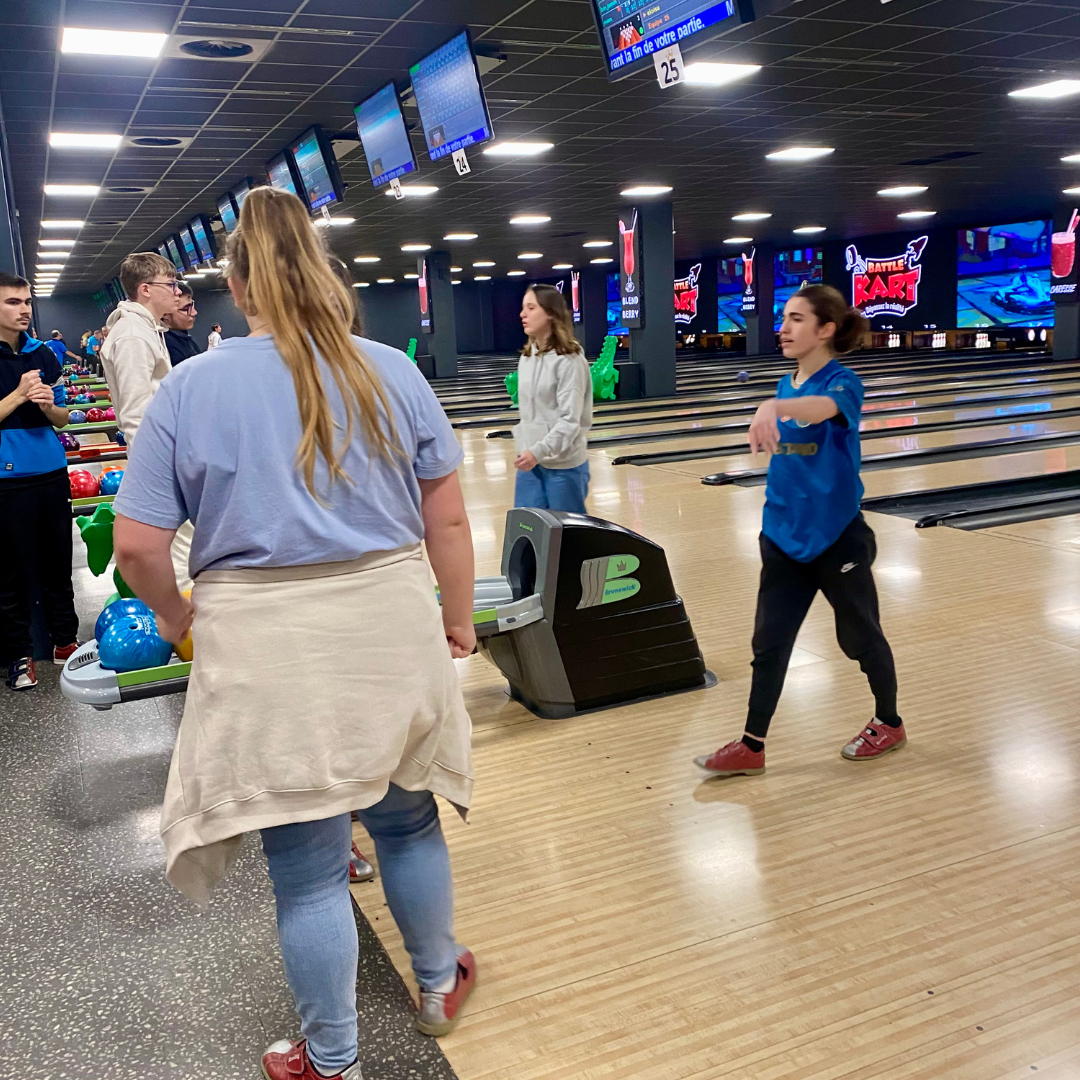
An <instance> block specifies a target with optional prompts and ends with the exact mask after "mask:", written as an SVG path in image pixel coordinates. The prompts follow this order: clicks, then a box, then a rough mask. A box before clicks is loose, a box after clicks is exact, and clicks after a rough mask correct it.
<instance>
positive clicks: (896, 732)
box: [840, 716, 907, 761]
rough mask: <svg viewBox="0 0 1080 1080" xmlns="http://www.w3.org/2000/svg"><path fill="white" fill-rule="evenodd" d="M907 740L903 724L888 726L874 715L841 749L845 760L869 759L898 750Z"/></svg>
mask: <svg viewBox="0 0 1080 1080" xmlns="http://www.w3.org/2000/svg"><path fill="white" fill-rule="evenodd" d="M906 742H907V732H906V731H904V725H903V724H901V725H900V726H899V727H889V726H888V725H887V724H883V723H882V722H881V721H880V720H879V719H878V718H877V717H876V716H875V717H874V719H873V720H871V721H870V723H869V724H867V725H866V727H864V728H863V729H862V731H860V732H859V734H858V735H856V736H855V738H854V739H852V740H851V742H849V743H848V744H847V746H845V747H844V748H843V749H842V750H841V751H840V754H841V755H842V756H843V757H844V758H845V759H846V760H847V761H869V760H870V759H871V758H877V757H881V755H882V754H887V753H889V752H890V751H891V750H899V749H900V747H901V746H903V745H904V743H906Z"/></svg>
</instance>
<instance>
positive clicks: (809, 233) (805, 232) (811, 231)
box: [791, 225, 825, 236]
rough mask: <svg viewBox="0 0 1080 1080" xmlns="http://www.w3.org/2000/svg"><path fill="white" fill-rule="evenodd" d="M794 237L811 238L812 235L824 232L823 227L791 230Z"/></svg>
mask: <svg viewBox="0 0 1080 1080" xmlns="http://www.w3.org/2000/svg"><path fill="white" fill-rule="evenodd" d="M791 231H792V232H793V233H794V234H795V235H796V236H813V234H814V233H821V232H824V231H825V226H824V225H804V226H803V227H802V228H801V229H792V230H791Z"/></svg>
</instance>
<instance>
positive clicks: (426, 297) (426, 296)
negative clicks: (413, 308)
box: [416, 258, 435, 334]
mask: <svg viewBox="0 0 1080 1080" xmlns="http://www.w3.org/2000/svg"><path fill="white" fill-rule="evenodd" d="M429 272H430V268H429V266H428V261H427V259H425V258H419V259H417V260H416V274H417V279H416V288H417V291H418V294H419V297H420V331H421V333H424V334H431V333H434V330H435V327H434V322H433V319H432V315H431V289H429V288H428V273H429Z"/></svg>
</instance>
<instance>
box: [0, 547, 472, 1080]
mask: <svg viewBox="0 0 1080 1080" xmlns="http://www.w3.org/2000/svg"><path fill="white" fill-rule="evenodd" d="M79 547H80V545H79V542H78V541H76V552H77V556H76V561H77V562H78V557H79V553H80V552H79ZM75 580H76V604H77V606H78V607H79V610H80V613H81V614H82V615H83V632H84V633H89V632H92V627H93V621H94V618H95V617H96V614H97V611H98V609H99V607H100V604H101V601H102V600H103V599H104V597H105V596H106V595H107V594H108V591H109V590H107V589H105V583H104V582H103V581H102V580H101V579H93V578H91V577H90V576H89V575H88V574H86V573H82V574H79V573H77V574H76V579H75ZM99 594H100V595H99ZM38 675H39V680H40V686H39V687H38V689H37V690H34V691H32V692H30V693H26V694H12V693H10V692H7V691H6V690H3V689H0V791H2V792H3V799H2V800H0V859H2V862H0V1078H3V1077H7V1076H11V1077H16V1076H17V1077H19V1080H46V1078H47V1080H59V1078H63V1080H67V1078H77V1077H86V1078H88V1080H89V1078H91V1077H92V1078H93V1080H195V1078H198V1080H247V1078H251V1080H256V1078H257V1077H259V1076H260V1075H261V1073H260V1070H259V1066H258V1061H259V1056H260V1054H261V1052H262V1050H263V1049H264V1048H265V1046H266V1045H267V1044H268V1043H270V1042H272V1041H274V1040H275V1039H278V1038H281V1037H283V1036H288V1035H294V1034H295V1033H296V1031H297V1029H298V1020H297V1018H296V1015H295V1013H294V1012H293V1008H292V997H291V995H290V993H289V988H288V985H287V984H286V982H285V977H284V973H283V971H282V965H281V956H280V952H279V950H278V944H277V935H276V931H275V925H274V901H273V893H272V891H271V888H270V882H269V878H268V876H267V873H266V862H265V859H264V857H263V855H262V850H261V847H260V845H259V843H258V838H257V837H248V838H247V839H246V840H245V843H244V845H243V848H242V851H241V855H240V858H239V859H238V861H237V864H236V866H235V867H234V869H233V871H232V873H231V874H230V875H229V877H228V879H227V881H226V882H225V883H224V885H223V886H222V887H221V888H220V889H219V890H217V892H215V894H214V896H213V898H212V902H211V904H210V907H209V909H208V910H207V911H199V910H197V909H196V908H195V907H193V906H192V905H191V904H189V903H188V902H187V901H186V900H184V898H183V897H182V896H180V895H179V894H178V893H177V892H175V890H173V889H172V888H171V886H169V884H168V883H167V882H166V881H165V877H164V854H163V850H162V847H161V842H160V840H159V838H158V819H159V816H160V804H161V794H162V791H163V790H164V785H165V779H166V776H167V774H168V765H169V755H170V753H171V750H172V743H173V738H174V735H175V731H176V727H177V725H178V723H179V719H180V712H181V708H182V698H180V697H172V698H162V699H156V700H150V701H143V702H133V703H131V704H130V705H125V706H122V707H118V708H115V709H113V710H112V711H111V712H104V713H98V712H94V711H93V710H91V709H88V708H85V707H82V706H78V705H75V704H73V703H71V702H68V701H65V700H64V698H63V697H62V696H61V695H60V691H59V681H58V676H59V669H58V668H55V667H53V666H51V665H47V664H42V665H40V666H39V669H38ZM356 920H357V926H358V929H359V934H360V967H359V971H358V980H357V994H358V1007H359V1011H360V1033H361V1035H360V1038H361V1060H362V1062H363V1067H364V1076H365V1077H366V1078H367V1080H391V1078H393V1080H402V1078H410V1080H412V1078H415V1080H454V1073H453V1071H452V1069H451V1068H450V1066H449V1064H448V1062H447V1061H446V1058H445V1057H444V1056H443V1054H442V1051H441V1050H440V1048H439V1045H438V1043H437V1042H436V1041H435V1040H434V1039H428V1038H426V1037H424V1036H422V1035H420V1034H419V1033H418V1032H417V1031H416V1030H415V1029H414V1028H413V1026H412V1012H411V1005H410V999H409V994H408V991H407V989H406V987H405V984H404V983H403V982H402V980H401V978H400V977H399V976H398V974H397V972H396V970H395V969H394V966H393V964H392V963H391V961H390V958H389V957H388V956H387V954H386V952H385V950H384V949H383V948H382V945H381V944H380V942H379V940H378V938H377V937H376V935H375V933H374V932H373V931H372V929H371V927H370V926H369V925H368V923H367V921H366V919H365V918H364V916H363V915H362V914H361V913H360V911H359V910H356Z"/></svg>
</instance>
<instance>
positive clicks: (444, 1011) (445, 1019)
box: [416, 949, 476, 1035]
mask: <svg viewBox="0 0 1080 1080" xmlns="http://www.w3.org/2000/svg"><path fill="white" fill-rule="evenodd" d="M457 963H458V969H457V984H456V985H455V986H454V989H453V990H451V991H450V992H449V993H448V994H438V993H435V991H433V990H421V991H420V1012H419V1013H418V1014H417V1016H416V1026H417V1028H418V1029H419V1030H420V1031H422V1032H423V1033H424V1034H425V1035H449V1034H450V1032H451V1031H453V1030H454V1028H455V1027H456V1025H457V1022H458V1020H460V1019H461V1017H460V1016H459V1012H460V1010H461V1006H462V1005H464V1004H465V999H466V998H467V997H468V996H469V995H470V994H471V993H472V990H473V987H474V986H475V985H476V958H475V957H474V956H473V954H472V953H471V952H470V951H469V950H468V949H466V950H465V951H464V952H463V953H461V955H460V956H459V957H458V959H457Z"/></svg>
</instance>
